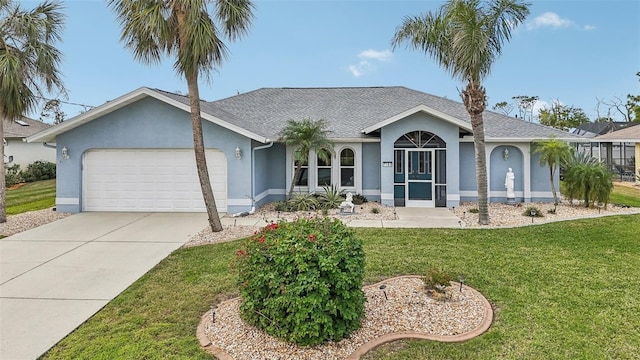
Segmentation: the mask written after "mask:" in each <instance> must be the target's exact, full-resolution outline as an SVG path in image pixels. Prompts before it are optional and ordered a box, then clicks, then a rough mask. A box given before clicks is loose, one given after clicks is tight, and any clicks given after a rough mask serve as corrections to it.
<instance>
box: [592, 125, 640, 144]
mask: <svg viewBox="0 0 640 360" xmlns="http://www.w3.org/2000/svg"><path fill="white" fill-rule="evenodd" d="M594 139H595V140H600V141H602V140H628V141H630V142H640V124H637V125H634V126H629V127H626V128H624V129H622V130H618V131H614V132H610V133H608V134H604V135H600V136H596V137H595V138H594Z"/></svg>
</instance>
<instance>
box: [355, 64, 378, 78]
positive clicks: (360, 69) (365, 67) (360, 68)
mask: <svg viewBox="0 0 640 360" xmlns="http://www.w3.org/2000/svg"><path fill="white" fill-rule="evenodd" d="M374 68H375V67H374V66H373V65H371V63H369V62H368V61H366V60H361V61H360V62H359V63H358V65H349V71H351V74H352V75H353V76H355V77H360V76H362V75H364V74H365V73H366V72H369V71H371V70H373V69H374Z"/></svg>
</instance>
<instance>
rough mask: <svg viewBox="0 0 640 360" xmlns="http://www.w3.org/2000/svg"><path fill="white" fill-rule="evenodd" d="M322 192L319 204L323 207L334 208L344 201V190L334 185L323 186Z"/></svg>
mask: <svg viewBox="0 0 640 360" xmlns="http://www.w3.org/2000/svg"><path fill="white" fill-rule="evenodd" d="M323 189H324V193H323V194H321V195H320V204H321V205H322V207H323V208H324V209H335V208H337V207H338V206H340V204H341V203H342V202H343V201H344V190H340V189H338V188H337V187H336V186H335V185H331V186H325V187H323Z"/></svg>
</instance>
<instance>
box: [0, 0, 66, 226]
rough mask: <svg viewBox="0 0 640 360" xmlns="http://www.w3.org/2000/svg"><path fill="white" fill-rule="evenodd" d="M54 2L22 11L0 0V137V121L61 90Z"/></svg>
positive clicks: (1, 170) (1, 211)
mask: <svg viewBox="0 0 640 360" xmlns="http://www.w3.org/2000/svg"><path fill="white" fill-rule="evenodd" d="M61 9H62V5H61V4H60V3H58V2H52V1H45V2H43V3H41V4H39V5H38V6H36V7H35V8H34V9H33V10H24V9H22V8H21V7H20V6H19V5H16V4H14V3H13V1H11V0H5V1H0V138H2V139H4V120H5V119H9V120H12V119H17V118H20V117H21V116H24V115H25V114H26V113H28V112H29V111H32V110H35V107H36V105H37V104H38V102H39V100H40V99H41V98H42V97H43V96H44V95H45V93H47V92H51V91H52V90H54V89H57V90H59V91H60V92H62V93H64V92H65V91H64V86H63V85H62V80H61V79H60V72H59V70H58V67H59V65H60V56H61V55H60V52H59V51H58V49H56V48H55V46H54V43H55V42H57V41H58V40H60V32H61V31H62V28H63V27H64V15H63V14H62V12H60V11H61ZM0 158H2V161H0V174H2V176H0V223H4V222H6V221H7V216H6V203H5V195H6V184H5V179H4V174H5V167H4V146H0Z"/></svg>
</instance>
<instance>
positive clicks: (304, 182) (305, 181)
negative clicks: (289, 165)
mask: <svg viewBox="0 0 640 360" xmlns="http://www.w3.org/2000/svg"><path fill="white" fill-rule="evenodd" d="M297 153H299V151H298V150H296V151H295V153H294V154H293V159H294V160H293V176H294V177H295V176H296V169H297V168H298V164H299V163H300V164H301V165H302V168H301V169H300V177H299V178H298V181H296V183H295V184H296V186H309V161H308V160H307V159H304V160H302V161H298V160H296V155H297Z"/></svg>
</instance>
